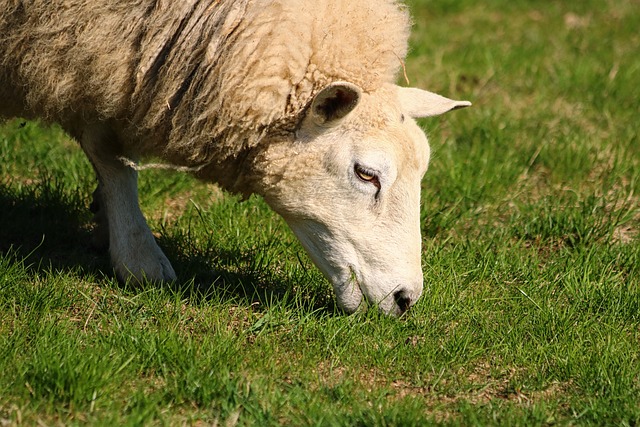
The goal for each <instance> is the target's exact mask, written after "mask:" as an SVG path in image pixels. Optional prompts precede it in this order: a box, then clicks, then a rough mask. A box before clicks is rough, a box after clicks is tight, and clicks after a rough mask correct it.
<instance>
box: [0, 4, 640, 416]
mask: <svg viewBox="0 0 640 427" xmlns="http://www.w3.org/2000/svg"><path fill="white" fill-rule="evenodd" d="M411 8H412V11H413V12H414V16H415V23H416V25H415V32H414V35H413V37H412V51H411V54H410V57H409V58H408V60H407V64H406V66H407V74H408V76H409V78H410V79H411V83H412V84H414V85H418V86H422V87H425V88H429V89H430V90H433V91H436V92H440V93H443V94H446V95H448V96H451V97H457V98H460V99H469V100H471V101H472V102H473V103H474V106H473V108H471V109H467V110H463V111H457V112H455V113H452V114H449V115H447V116H445V117H443V118H441V119H436V120H425V121H423V122H421V124H422V125H423V126H424V127H425V129H426V130H427V131H428V133H429V134H430V140H431V144H432V151H433V160H432V164H431V168H430V170H429V172H428V173H427V175H426V177H425V180H424V183H423V200H424V206H423V211H422V229H423V233H424V250H423V264H424V273H425V284H426V287H425V294H424V296H423V298H422V299H421V300H420V302H419V303H418V304H417V306H416V307H415V308H414V309H412V310H411V311H410V313H408V315H406V316H405V317H403V318H401V319H390V318H386V317H383V316H380V315H379V314H378V313H376V312H373V311H370V312H365V313H358V314H356V315H353V316H344V315H342V314H341V313H340V312H339V311H338V310H337V309H336V308H335V305H334V300H333V296H332V294H331V290H330V287H329V285H328V284H327V283H326V282H325V281H324V279H322V277H321V275H320V274H319V273H318V272H317V270H316V269H315V268H314V267H313V266H312V264H311V262H310V261H309V259H308V258H307V256H306V255H305V254H304V253H303V251H302V249H301V247H300V245H299V244H298V243H297V242H296V240H295V238H294V237H293V236H292V234H291V233H290V232H289V231H288V229H287V228H286V225H285V224H284V223H283V221H282V220H281V219H280V218H278V217H277V216H276V215H275V214H273V213H272V212H270V211H269V209H268V208H267V207H266V205H265V204H264V202H262V201H261V200H259V199H257V198H251V199H250V200H248V201H246V202H243V203H240V202H239V201H238V200H236V199H235V198H233V197H230V196H228V195H226V194H223V193H221V192H220V191H219V190H218V189H216V188H215V187H213V186H208V185H204V184H201V183H198V182H196V181H194V180H192V179H191V178H189V177H186V176H184V175H179V174H168V173H161V172H155V171H154V172H143V173H142V174H141V183H140V188H141V190H140V192H141V203H142V206H143V210H144V211H145V213H146V215H147V217H148V218H149V220H150V221H149V222H150V224H151V226H152V228H153V229H154V231H155V232H157V235H158V236H159V242H160V244H161V246H162V247H163V248H164V249H165V251H166V253H167V255H168V256H169V258H170V259H171V260H172V261H173V263H174V267H175V269H176V271H177V273H178V275H179V276H180V277H181V279H182V282H181V283H179V284H178V285H176V286H174V287H172V288H168V287H161V286H152V285H146V286H142V287H128V286H123V285H120V284H118V283H117V282H116V281H115V280H114V278H113V276H112V272H111V269H110V267H109V264H108V260H107V259H106V256H105V254H103V253H99V252H94V251H93V250H92V249H91V247H92V246H91V233H90V231H91V214H90V212H89V210H88V203H89V200H90V195H91V192H92V191H93V186H94V185H95V179H94V178H93V174H92V171H91V167H90V165H89V164H88V162H87V161H86V160H85V158H84V157H83V155H82V154H81V153H80V150H79V149H78V148H77V146H76V144H75V143H74V142H72V141H70V140H69V139H68V138H67V137H65V136H64V134H62V133H61V132H60V131H59V130H57V129H55V128H54V129H49V128H43V127H41V126H39V125H37V124H34V123H31V122H29V123H26V124H25V125H24V126H23V125H22V122H21V121H11V122H8V123H6V124H5V125H3V126H2V127H0V158H1V159H2V161H1V162H0V223H1V224H2V226H1V227H0V424H1V425H12V424H25V425H35V424H37V423H40V424H43V425H57V424H65V425H74V424H75V425H84V424H91V425H93V424H95V425H140V424H145V425H147V424H158V425H161V424H164V425H175V424H178V425H208V424H212V423H213V424H215V423H217V424H218V425H261V426H262V425H318V426H331V425H345V426H346V425H360V426H370V425H372V426H394V425H397V426H412V425H415V426H421V425H425V424H426V425H429V424H436V423H438V424H443V425H465V426H466V425H509V426H512V425H526V426H529V425H621V426H627V425H638V424H639V423H640V360H639V359H640V242H639V240H640V237H639V234H638V232H639V230H640V208H639V205H640V203H639V198H638V195H639V194H640V139H639V134H638V132H639V130H640V123H639V121H638V118H637V116H638V111H640V85H639V84H638V83H639V82H640V55H638V52H640V33H639V32H638V28H640V7H638V2H637V1H635V0H615V1H614V0H610V1H607V0H600V1H596V0H585V1H582V2H578V3H576V2H573V3H571V2H561V1H549V2H544V3H542V2H535V1H530V0H529V1H525V0H514V1H506V0H495V1H492V2H483V3H477V2H472V1H470V0H458V1H452V0H429V1H426V0H413V1H412V2H411Z"/></svg>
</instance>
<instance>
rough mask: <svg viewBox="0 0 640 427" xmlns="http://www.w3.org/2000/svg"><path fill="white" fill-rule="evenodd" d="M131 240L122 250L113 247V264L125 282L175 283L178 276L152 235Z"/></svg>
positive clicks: (119, 277) (125, 243) (111, 249)
mask: <svg viewBox="0 0 640 427" xmlns="http://www.w3.org/2000/svg"><path fill="white" fill-rule="evenodd" d="M138 237H141V238H140V239H130V240H128V241H127V242H122V243H124V244H123V245H122V246H120V248H117V247H113V246H112V247H111V248H110V251H111V263H112V265H113V266H114V268H115V271H116V276H117V277H118V279H119V280H121V281H123V282H127V281H133V282H138V283H141V282H173V281H175V280H176V278H177V276H176V273H175V271H174V270H173V267H172V266H171V263H170V262H169V260H168V259H167V257H166V256H165V254H164V253H163V252H162V250H161V249H160V247H158V245H157V244H156V242H155V239H154V238H153V236H152V235H151V233H148V234H147V233H145V234H143V235H142V236H138Z"/></svg>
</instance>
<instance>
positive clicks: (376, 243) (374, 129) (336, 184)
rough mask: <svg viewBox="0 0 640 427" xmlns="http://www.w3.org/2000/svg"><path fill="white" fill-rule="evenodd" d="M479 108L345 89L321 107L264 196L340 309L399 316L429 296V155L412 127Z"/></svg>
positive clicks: (418, 93)
mask: <svg viewBox="0 0 640 427" xmlns="http://www.w3.org/2000/svg"><path fill="white" fill-rule="evenodd" d="M467 105H470V104H469V103H467V102H458V101H452V100H449V99H446V98H443V97H441V96H439V95H435V94H432V93H429V92H426V91H422V90H419V89H407V88H400V87H398V86H393V85H388V86H386V87H384V88H382V89H380V90H378V91H376V92H372V93H362V91H361V90H360V89H359V88H358V87H357V86H355V85H352V84H350V83H345V82H337V83H333V84H331V85H329V86H327V87H326V88H325V89H324V90H322V91H321V92H320V93H319V94H318V95H317V96H316V97H315V99H314V101H313V102H312V104H311V106H310V108H309V110H308V111H307V114H306V117H305V119H304V120H303V122H302V124H301V126H300V128H299V130H298V132H297V133H296V138H295V142H293V144H292V145H291V146H289V147H288V149H287V150H286V151H285V152H282V153H281V154H280V156H279V157H280V159H279V162H278V161H276V162H275V163H279V164H280V165H281V167H280V168H279V169H280V170H279V172H278V175H279V178H278V180H277V182H278V183H277V185H275V186H274V187H272V189H271V191H268V192H267V194H265V199H266V200H267V202H268V203H269V204H270V205H271V206H272V207H273V208H274V210H276V211H277V212H279V213H280V214H281V215H282V216H283V217H284V219H285V220H286V222H287V223H288V224H289V226H290V227H291V229H292V230H293V232H294V233H295V234H296V236H297V237H298V238H299V239H300V241H301V243H302V245H303V246H304V247H305V249H306V250H307V251H308V253H309V255H310V256H311V258H312V260H313V262H314V263H315V264H316V265H317V266H318V268H319V269H320V270H321V271H322V272H323V273H324V275H325V276H326V277H327V278H328V279H329V280H330V281H331V283H332V284H333V287H334V290H335V293H336V296H337V300H338V304H339V305H340V306H341V307H342V308H343V309H344V310H345V311H347V312H354V311H355V310H356V309H358V307H360V306H361V305H362V304H363V302H365V301H366V302H367V303H369V304H373V305H375V306H377V307H379V309H381V310H382V311H383V312H385V313H387V314H393V315H400V314H402V313H403V312H405V311H406V310H407V309H408V308H409V307H410V306H412V305H413V304H414V303H415V302H416V300H417V299H418V298H419V297H420V295H421V293H422V288H423V277H422V268H421V236H420V183H421V180H422V177H423V175H424V173H425V172H426V170H427V166H428V162H429V145H428V143H427V138H426V136H425V135H424V133H423V132H422V130H421V129H420V128H419V127H418V126H417V125H416V123H415V121H414V120H413V117H424V116H431V115H437V114H441V113H443V112H446V111H449V110H451V109H454V108H459V107H463V106H467Z"/></svg>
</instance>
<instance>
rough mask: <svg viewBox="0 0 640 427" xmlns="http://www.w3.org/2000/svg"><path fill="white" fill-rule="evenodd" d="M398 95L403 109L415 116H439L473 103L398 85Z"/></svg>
mask: <svg viewBox="0 0 640 427" xmlns="http://www.w3.org/2000/svg"><path fill="white" fill-rule="evenodd" d="M398 97H399V98H400V105H401V107H402V110H403V111H404V112H405V113H407V114H408V115H409V116H411V117H414V118H418V117H432V116H439V115H440V114H444V113H446V112H447V111H451V110H457V109H458V108H464V107H469V106H470V105H471V103H470V102H469V101H454V100H453V99H449V98H445V97H444V96H440V95H438V94H436V93H432V92H427V91H426V90H422V89H417V88H414V87H398Z"/></svg>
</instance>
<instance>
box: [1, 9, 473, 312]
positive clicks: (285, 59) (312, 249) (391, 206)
mask: <svg viewBox="0 0 640 427" xmlns="http://www.w3.org/2000/svg"><path fill="white" fill-rule="evenodd" d="M409 27H410V20H409V17H408V13H407V10H406V8H405V7H404V6H403V5H402V4H401V2H400V1H397V0H376V1H371V2H366V3H365V2H354V1H352V0H208V1H203V0H185V1H179V2H174V1H170V0H127V1H125V0H105V1H101V2H92V1H89V0H46V1H45V0H33V1H29V2H26V1H23V0H0V99H2V100H3V103H1V104H0V116H5V117H10V116H21V117H25V118H39V119H42V120H45V121H48V122H57V123H59V124H60V125H61V126H62V127H63V128H64V129H65V130H66V131H67V132H68V133H69V134H70V135H72V136H73V137H75V138H76V139H77V140H78V141H79V142H80V145H81V147H82V149H83V150H84V152H85V153H86V154H87V156H88V158H89V160H90V161H91V163H92V165H93V167H94V169H95V171H96V174H97V176H98V189H97V190H96V192H95V193H94V204H92V206H93V207H95V208H96V209H95V210H96V218H97V219H98V222H99V224H100V225H101V227H100V228H99V232H98V233H97V234H98V235H103V236H104V240H105V243H106V244H107V245H108V248H109V252H110V256H111V261H112V264H113V266H114V268H115V271H116V274H117V275H118V276H119V277H120V278H121V279H123V280H127V279H135V280H142V279H143V278H146V279H151V280H164V281H171V280H175V279H176V274H175V272H174V271H173V268H172V266H171V263H170V262H169V261H168V260H167V258H166V257H165V255H164V254H163V253H162V251H161V250H160V248H159V247H158V246H157V244H156V243H155V240H154V238H153V235H152V233H151V231H150V230H149V227H148V226H147V224H146V221H145V220H144V217H143V215H142V213H141V211H140V208H139V205H138V195H137V170H138V169H139V168H138V167H137V166H135V165H134V164H133V163H132V160H133V161H137V160H139V159H141V158H143V157H155V158H160V159H162V162H164V163H165V164H170V165H173V167H175V168H176V169H178V170H190V171H193V173H194V174H195V175H196V176H198V177H199V178H201V179H203V180H206V181H210V182H216V183H218V184H220V185H221V186H222V187H223V188H225V189H226V190H228V191H231V192H235V193H240V194H242V195H244V196H248V195H250V194H253V193H256V194H259V195H261V196H262V197H264V199H265V200H266V201H267V203H269V205H270V206H271V207H272V208H273V209H274V210H275V211H276V212H278V213H279V214H280V215H282V217H283V218H284V219H285V220H286V222H287V223H288V225H289V226H290V227H291V229H292V230H293V231H294V233H295V234H296V235H297V236H298V238H299V239H300V241H301V243H302V245H303V246H304V247H305V249H307V251H308V252H309V254H310V256H311V258H312V260H313V261H314V262H315V263H316V265H317V266H318V267H319V268H320V270H321V271H322V272H323V273H324V274H325V276H326V277H327V278H328V279H329V280H330V281H331V283H332V284H333V287H334V290H335V291H336V295H337V298H338V303H339V305H340V306H342V307H343V308H344V309H345V310H346V311H349V312H352V311H354V310H356V309H357V308H358V307H359V306H360V305H361V304H362V302H363V301H365V300H367V301H370V302H372V303H373V304H375V305H377V306H379V307H380V309H382V310H383V311H384V312H386V313H391V314H399V313H402V312H404V311H405V310H406V309H408V308H409V307H410V306H411V305H412V304H413V303H415V301H416V300H417V299H418V297H419V296H420V294H421V292H422V286H423V285H422V280H423V279H422V270H421V265H420V259H421V255H420V248H421V238H420V225H419V219H420V181H421V178H422V176H423V175H424V173H425V172H426V169H427V166H428V162H429V146H428V143H427V139H426V137H425V135H424V133H423V132H422V131H421V130H420V128H419V127H418V126H417V125H416V123H415V122H414V121H413V120H412V118H415V117H426V116H433V115H438V114H442V113H444V112H446V111H449V110H451V109H455V108H459V107H464V106H467V105H470V104H469V103H467V102H461V101H452V100H449V99H447V98H444V97H441V96H439V95H436V94H433V93H431V92H427V91H422V90H420V89H414V88H402V87H399V86H396V85H395V84H393V82H394V79H395V78H396V75H397V73H398V70H399V69H400V66H401V64H402V61H403V60H404V57H405V55H406V52H407V40H408V36H409Z"/></svg>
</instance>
